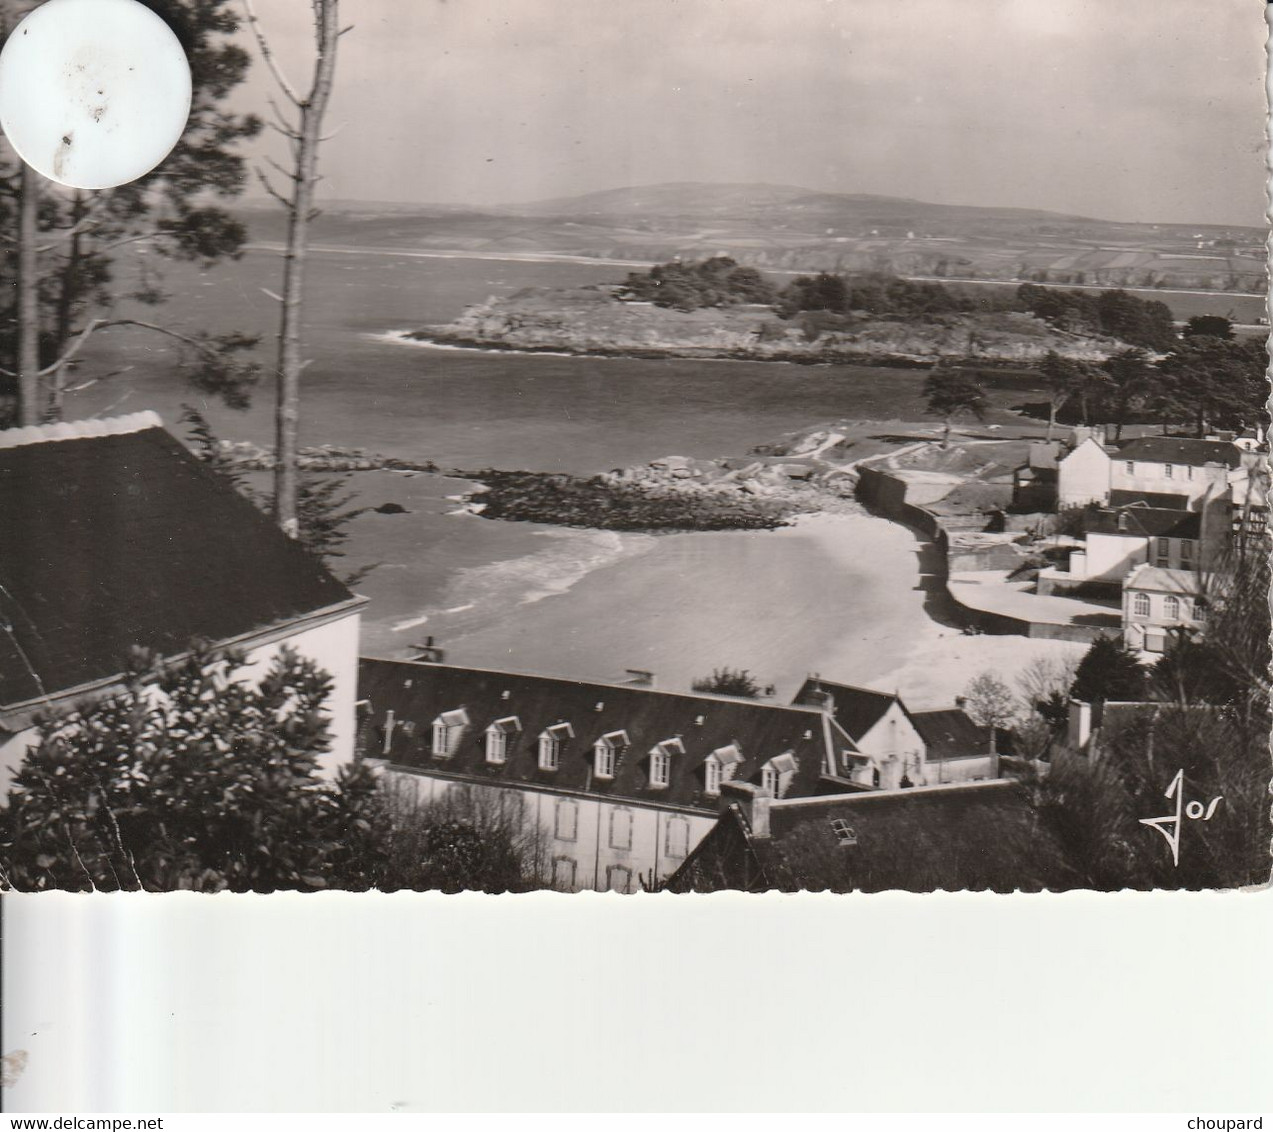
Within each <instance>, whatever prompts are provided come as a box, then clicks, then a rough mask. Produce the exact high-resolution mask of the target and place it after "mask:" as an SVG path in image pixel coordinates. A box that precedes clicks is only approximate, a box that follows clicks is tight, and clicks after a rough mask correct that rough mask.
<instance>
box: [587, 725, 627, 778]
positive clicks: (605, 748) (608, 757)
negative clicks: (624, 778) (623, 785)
mask: <svg viewBox="0 0 1273 1132" xmlns="http://www.w3.org/2000/svg"><path fill="white" fill-rule="evenodd" d="M628 745H629V744H628V733H627V732H626V731H611V732H610V733H609V734H607V735H602V736H601V738H600V739H598V740H597V741H596V742H595V743H593V745H592V761H593V766H592V772H593V774H594V775H595V776H596V777H597V778H613V777H614V772H615V770H616V768H617V767H618V765H619V756H620V755H621V754H622V753H623V752H624V751H625V750H627V748H628Z"/></svg>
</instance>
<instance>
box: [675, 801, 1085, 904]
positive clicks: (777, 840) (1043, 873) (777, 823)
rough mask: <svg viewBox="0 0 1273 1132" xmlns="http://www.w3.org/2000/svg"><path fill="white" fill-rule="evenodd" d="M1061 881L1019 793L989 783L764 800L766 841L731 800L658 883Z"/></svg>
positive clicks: (783, 885)
mask: <svg viewBox="0 0 1273 1132" xmlns="http://www.w3.org/2000/svg"><path fill="white" fill-rule="evenodd" d="M753 805H754V803H753ZM753 821H754V815H753ZM833 821H838V822H842V823H844V824H845V825H847V826H848V829H849V830H850V831H851V833H852V837H853V839H854V840H853V842H852V843H847V842H845V841H843V840H841V839H840V838H839V837H838V836H837V834H836V832H835V831H834V830H833V828H832V822H833ZM731 826H732V827H733V828H732V829H731V828H730V827H731ZM1067 880H1069V878H1068V877H1067V874H1066V871H1065V866H1064V863H1063V860H1062V857H1061V854H1060V852H1059V850H1058V848H1057V846H1056V844H1055V842H1054V841H1053V840H1052V839H1051V837H1050V836H1049V835H1048V833H1047V831H1046V830H1045V829H1044V828H1043V827H1041V826H1039V825H1038V823H1037V822H1036V820H1035V814H1034V811H1033V809H1032V808H1031V805H1030V798H1029V793H1028V791H1027V789H1026V788H1025V787H1023V786H1022V785H1021V784H1019V783H1017V782H1015V781H1012V780H1005V779H998V780H994V781H991V782H971V783H959V784H953V785H946V786H928V787H918V788H912V789H906V790H875V791H867V792H864V793H858V794H844V795H836V796H827V797H820V798H814V799H795V800H792V801H786V800H781V801H774V802H772V803H770V805H769V835H768V836H767V837H766V836H757V831H756V830H755V828H754V824H753V822H752V821H749V820H748V816H747V813H746V812H745V810H744V808H743V807H739V806H732V807H731V808H730V809H729V810H728V811H726V812H725V813H724V814H722V815H721V817H720V818H719V819H718V821H717V825H716V826H715V827H714V828H713V829H712V830H711V831H710V832H709V833H708V835H707V836H706V837H705V838H704V839H703V840H702V841H701V842H700V843H699V845H698V846H697V847H696V848H695V850H694V852H693V853H692V854H691V855H690V856H689V857H688V858H687V859H686V860H685V862H684V863H683V864H682V865H681V867H680V868H679V869H678V870H677V871H676V873H674V874H673V876H672V877H671V878H670V879H669V880H668V882H667V886H666V887H668V888H669V889H671V890H672V891H674V892H693V891H700V892H701V891H718V890H721V889H729V888H743V887H746V888H749V889H751V890H764V889H782V890H788V891H790V890H796V889H812V890H815V891H817V890H824V889H829V890H831V891H837V892H848V891H854V890H857V891H864V892H882V891H886V890H889V889H904V890H909V891H913V892H931V891H935V890H939V889H945V890H953V891H959V890H964V889H973V890H984V889H990V890H993V891H996V892H1012V891H1015V890H1017V889H1024V890H1027V891H1029V890H1034V891H1038V890H1040V889H1042V888H1048V887H1054V888H1059V887H1065V886H1066V882H1067Z"/></svg>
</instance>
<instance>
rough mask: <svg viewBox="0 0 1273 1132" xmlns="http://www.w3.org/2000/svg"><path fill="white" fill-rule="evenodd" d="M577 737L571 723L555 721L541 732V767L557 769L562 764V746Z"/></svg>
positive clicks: (542, 768) (541, 768) (543, 768)
mask: <svg viewBox="0 0 1273 1132" xmlns="http://www.w3.org/2000/svg"><path fill="white" fill-rule="evenodd" d="M574 737H575V733H574V730H573V729H572V728H571V726H570V724H569V723H555V724H553V726H552V727H545V728H544V729H543V731H541V732H540V733H539V769H540V770H556V769H557V768H558V767H559V766H560V765H561V752H562V748H563V747H565V745H566V740H567V739H573V738H574Z"/></svg>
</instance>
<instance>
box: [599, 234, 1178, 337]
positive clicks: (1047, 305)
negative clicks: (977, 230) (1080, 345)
mask: <svg viewBox="0 0 1273 1132" xmlns="http://www.w3.org/2000/svg"><path fill="white" fill-rule="evenodd" d="M624 287H625V290H626V292H627V294H628V295H629V296H630V297H631V298H634V299H638V300H641V301H644V302H650V303H653V304H655V305H656V306H661V307H671V308H674V309H677V310H686V311H690V310H699V309H701V308H705V307H726V306H733V305H736V304H738V303H760V304H764V305H766V306H770V307H772V308H773V310H774V312H775V313H776V314H777V315H778V316H779V317H781V318H783V319H791V318H796V317H799V316H801V315H807V314H813V313H820V314H823V315H840V316H848V315H851V314H866V315H870V316H872V317H875V318H919V317H924V316H931V315H942V314H962V313H967V312H970V311H986V310H1000V311H1022V312H1025V313H1028V314H1032V315H1034V316H1035V317H1036V318H1039V319H1042V320H1043V321H1044V322H1047V323H1048V324H1049V325H1051V326H1053V327H1055V328H1056V329H1057V330H1059V331H1061V332H1063V333H1072V334H1087V335H1093V336H1101V337H1106V338H1115V339H1118V340H1119V341H1121V342H1126V343H1128V344H1129V345H1132V346H1141V347H1144V348H1145V349H1148V350H1155V351H1163V350H1167V349H1169V348H1170V347H1171V346H1172V345H1173V344H1174V343H1175V341H1176V337H1177V336H1176V330H1175V326H1174V325H1173V323H1172V315H1171V310H1170V308H1168V307H1167V305H1166V304H1165V303H1162V302H1159V301H1158V300H1156V299H1141V298H1138V297H1137V296H1135V295H1132V294H1130V293H1129V292H1127V291H1122V290H1109V291H1083V290H1061V289H1060V288H1055V287H1040V286H1038V285H1037V284H1034V283H1023V284H1022V285H1021V286H1020V287H1018V288H1017V289H1016V291H1015V292H1013V291H1005V292H1004V293H1003V294H994V293H988V292H986V291H985V290H984V289H983V290H980V291H974V290H972V289H970V288H968V287H961V286H960V285H958V284H947V283H936V282H932V281H928V280H912V279H902V278H900V277H899V276H896V275H890V274H887V273H885V272H878V271H867V272H857V273H852V274H845V273H838V272H830V271H820V272H818V273H817V274H816V275H799V276H797V277H796V278H795V279H793V280H791V282H790V283H788V284H787V285H786V286H785V287H781V288H780V287H778V286H777V285H776V284H774V283H772V282H770V281H769V280H768V279H766V278H765V277H764V275H762V274H761V273H760V272H759V271H757V270H756V269H755V268H753V267H742V266H740V265H739V264H738V262H737V261H736V260H734V259H733V258H731V257H730V256H713V257H711V258H710V259H705V260H697V261H696V260H684V261H682V260H673V261H671V262H669V263H661V264H657V265H655V266H654V267H652V268H651V269H650V270H649V271H647V272H632V273H630V274H629V275H628V277H627V281H626V283H625V284H624Z"/></svg>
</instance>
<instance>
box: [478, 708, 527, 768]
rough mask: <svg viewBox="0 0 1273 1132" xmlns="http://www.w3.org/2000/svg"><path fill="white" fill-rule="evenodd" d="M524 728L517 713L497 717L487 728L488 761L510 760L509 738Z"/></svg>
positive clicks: (500, 761)
mask: <svg viewBox="0 0 1273 1132" xmlns="http://www.w3.org/2000/svg"><path fill="white" fill-rule="evenodd" d="M521 729H522V725H521V723H520V722H518V719H517V717H516V716H515V715H509V716H505V717H504V718H503V719H497V720H496V721H495V722H494V723H492V724H491V725H490V727H488V728H487V729H486V761H487V762H488V763H503V762H507V761H508V738H509V736H510V735H515V734H516V733H517V732H518V731H520V730H521Z"/></svg>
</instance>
